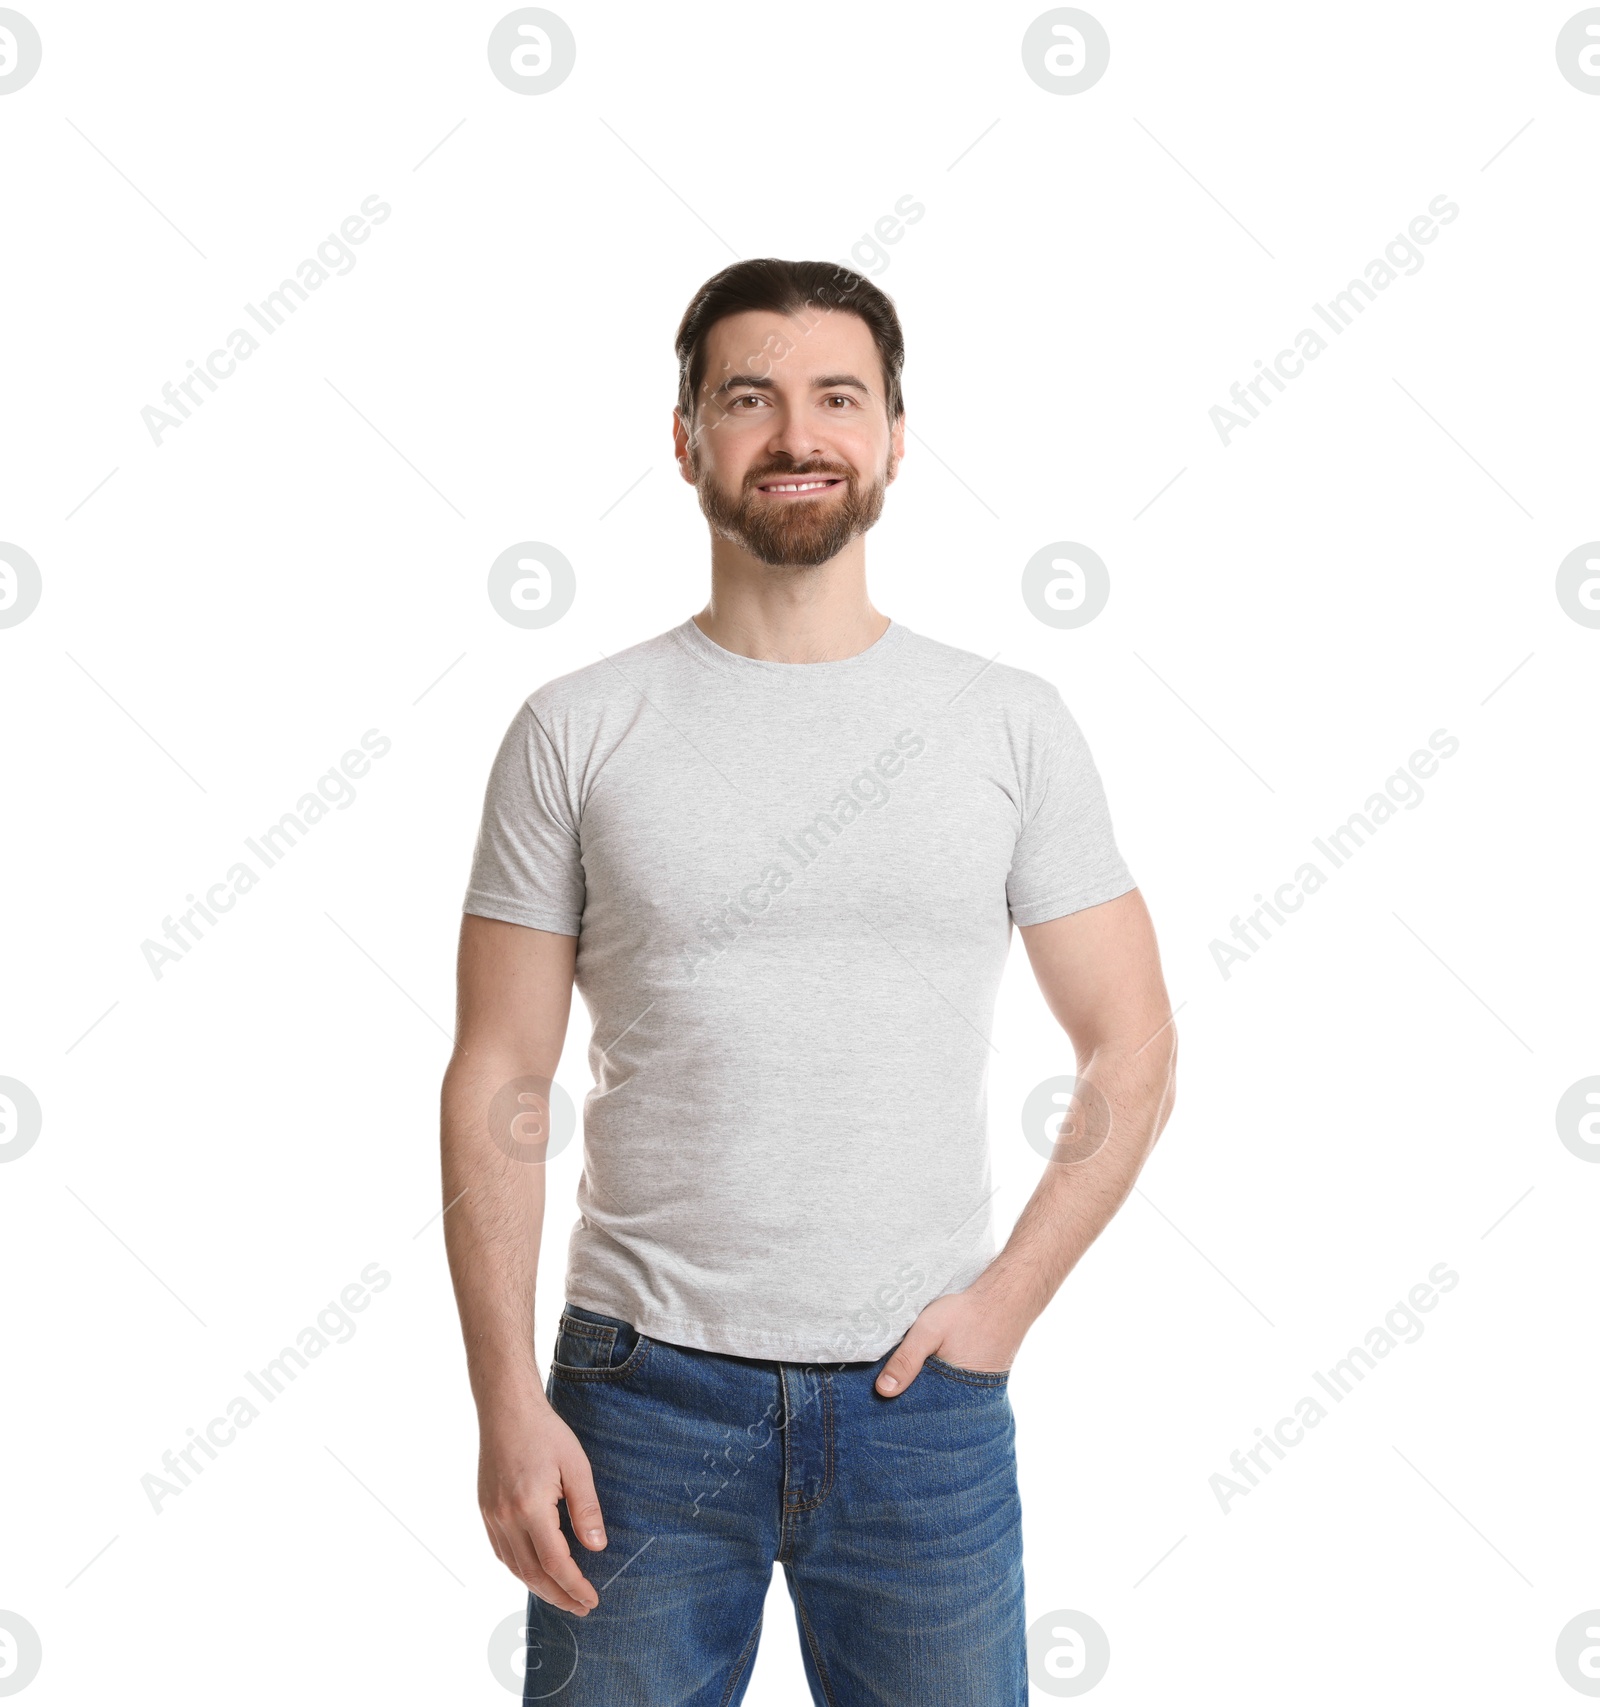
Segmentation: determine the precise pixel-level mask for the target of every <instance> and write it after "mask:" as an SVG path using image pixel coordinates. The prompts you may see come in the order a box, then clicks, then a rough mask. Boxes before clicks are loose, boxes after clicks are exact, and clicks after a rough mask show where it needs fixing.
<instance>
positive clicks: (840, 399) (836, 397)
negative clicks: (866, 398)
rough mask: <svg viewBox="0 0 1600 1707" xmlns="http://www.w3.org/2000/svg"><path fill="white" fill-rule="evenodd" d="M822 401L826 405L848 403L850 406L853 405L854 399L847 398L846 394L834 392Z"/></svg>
mask: <svg viewBox="0 0 1600 1707" xmlns="http://www.w3.org/2000/svg"><path fill="white" fill-rule="evenodd" d="M824 401H826V402H828V403H848V404H850V405H852V406H854V404H855V398H853V397H851V396H849V395H848V393H846V392H843V391H836V392H835V393H834V394H833V396H831V397H829V398H826V399H824Z"/></svg>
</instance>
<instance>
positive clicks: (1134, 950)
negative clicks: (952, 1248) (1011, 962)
mask: <svg viewBox="0 0 1600 1707" xmlns="http://www.w3.org/2000/svg"><path fill="white" fill-rule="evenodd" d="M1019 928H1020V929H1021V932H1022V940H1023V944H1024V945H1025V947H1026V948H1027V950H1028V959H1029V961H1030V962H1031V963H1032V966H1033V974H1034V977H1035V978H1036V979H1037V980H1038V982H1039V988H1040V990H1041V991H1043V993H1044V998H1045V1001H1046V1002H1047V1003H1048V1004H1049V1006H1050V1011H1051V1012H1052V1013H1053V1014H1054V1015H1055V1017H1056V1018H1057V1020H1059V1021H1060V1023H1061V1026H1062V1029H1063V1030H1064V1031H1065V1032H1066V1034H1067V1036H1068V1037H1069V1038H1070V1039H1071V1040H1072V1046H1073V1050H1074V1052H1075V1053H1076V1055H1077V1063H1078V1065H1077V1079H1078V1085H1077V1090H1076V1092H1075V1093H1074V1096H1073V1100H1072V1107H1071V1110H1070V1113H1069V1114H1068V1117H1067V1118H1066V1119H1065V1120H1063V1121H1062V1124H1061V1132H1060V1136H1059V1137H1058V1139H1057V1141H1056V1149H1055V1155H1054V1157H1053V1158H1052V1160H1051V1162H1050V1164H1049V1165H1048V1166H1047V1167H1046V1168H1045V1170H1044V1177H1043V1178H1042V1179H1041V1180H1040V1181H1039V1184H1038V1186H1037V1188H1036V1189H1035V1191H1034V1193H1033V1196H1032V1197H1030V1198H1029V1199H1028V1203H1027V1207H1026V1208H1025V1209H1024V1210H1023V1212H1022V1214H1021V1216H1020V1217H1018V1220H1017V1224H1016V1226H1015V1227H1014V1228H1013V1229H1012V1231H1011V1237H1010V1238H1009V1239H1008V1240H1007V1241H1006V1245H1005V1249H1004V1250H1002V1251H1001V1252H1000V1253H999V1255H998V1256H996V1257H995V1259H994V1261H993V1262H991V1263H990V1264H989V1266H988V1267H987V1268H986V1269H985V1270H984V1271H983V1273H982V1274H981V1275H979V1276H978V1278H977V1279H976V1280H975V1281H974V1282H973V1283H972V1284H971V1285H970V1286H968V1287H967V1288H965V1290H963V1291H961V1292H951V1293H947V1294H946V1295H945V1296H944V1297H943V1298H936V1299H934V1301H933V1302H932V1303H931V1304H929V1305H928V1306H927V1308H926V1309H924V1310H923V1311H922V1312H921V1314H919V1315H918V1317H917V1319H916V1321H914V1322H913V1323H912V1324H911V1327H910V1328H909V1329H908V1330H907V1332H906V1336H905V1338H904V1339H903V1340H902V1341H901V1342H900V1344H899V1346H898V1347H897V1348H896V1350H895V1353H894V1355H893V1356H892V1357H891V1358H890V1359H889V1361H888V1363H887V1364H886V1365H885V1366H884V1368H883V1371H882V1373H881V1374H880V1375H879V1377H878V1380H877V1390H878V1391H879V1392H880V1393H883V1394H885V1395H888V1394H893V1393H901V1392H904V1391H905V1389H906V1388H907V1387H908V1386H910V1384H911V1383H912V1382H913V1381H914V1380H915V1379H916V1377H917V1372H918V1370H920V1369H921V1367H922V1363H923V1359H924V1358H926V1357H928V1356H929V1355H931V1354H937V1355H938V1356H939V1357H940V1358H941V1359H943V1360H944V1361H945V1362H946V1363H953V1364H955V1365H957V1366H958V1367H959V1368H962V1369H983V1370H1003V1369H1009V1368H1010V1367H1011V1363H1012V1360H1013V1359H1014V1358H1015V1356H1016V1354H1017V1348H1018V1346H1020V1345H1021V1344H1022V1338H1023V1335H1024V1334H1026V1333H1027V1331H1028V1329H1029V1328H1030V1327H1031V1326H1032V1325H1033V1322H1034V1319H1035V1318H1036V1317H1037V1316H1038V1315H1039V1313H1040V1312H1041V1311H1042V1310H1043V1309H1044V1307H1045V1305H1046V1304H1048V1303H1049V1302H1050V1300H1051V1299H1052V1298H1053V1297H1054V1296H1055V1293H1056V1289H1057V1288H1058V1287H1059V1286H1060V1285H1061V1282H1062V1281H1063V1280H1065V1279H1066V1277H1067V1275H1068V1274H1070V1273H1071V1271H1072V1269H1073V1266H1074V1265H1075V1264H1076V1263H1077V1261H1078V1258H1079V1257H1081V1256H1082V1255H1083V1253H1084V1252H1085V1251H1086V1250H1088V1248H1089V1246H1090V1245H1092V1244H1093V1243H1094V1241H1095V1239H1096V1238H1097V1237H1098V1236H1099V1234H1100V1231H1101V1229H1102V1228H1103V1227H1104V1226H1105V1225H1106V1223H1107V1222H1108V1221H1109V1220H1110V1219H1111V1217H1112V1216H1113V1215H1114V1214H1116V1212H1117V1210H1118V1209H1119V1208H1120V1207H1121V1206H1122V1202H1123V1199H1124V1198H1126V1197H1127V1195H1128V1193H1129V1192H1130V1191H1132V1190H1133V1182H1134V1181H1135V1180H1136V1179H1137V1178H1138V1177H1139V1170H1140V1169H1141V1168H1142V1167H1143V1166H1144V1163H1145V1158H1146V1157H1147V1156H1148V1155H1149V1154H1150V1151H1151V1149H1152V1148H1153V1147H1154V1145H1155V1141H1156V1139H1157V1138H1158V1137H1159V1136H1160V1134H1161V1129H1162V1127H1163V1126H1165V1125H1166V1123H1167V1116H1168V1115H1169V1114H1170V1113H1171V1112H1172V1103H1173V1095H1174V1075H1175V1070H1176V1066H1177V1038H1176V1034H1175V1032H1174V1029H1173V1025H1172V1009H1171V1006H1170V1005H1169V1003H1168V999H1167V988H1166V983H1165V981H1164V980H1163V979H1162V976H1161V957H1160V954H1159V952H1158V950H1157V947H1156V936H1155V929H1154V927H1153V926H1152V925H1151V922H1150V914H1149V912H1148V910H1147V909H1146V907H1145V904H1144V898H1143V897H1142V896H1141V895H1140V894H1139V891H1138V890H1137V889H1131V890H1129V891H1128V893H1127V894H1125V895H1119V896H1118V897H1117V898H1116V899H1115V900H1114V901H1104V902H1102V903H1101V904H1100V905H1099V906H1097V907H1085V908H1084V909H1083V910H1082V911H1081V912H1077V913H1068V914H1066V915H1065V916H1064V917H1062V918H1059V919H1048V920H1046V921H1045V923H1043V924H1040V925H1027V926H1022V927H1019Z"/></svg>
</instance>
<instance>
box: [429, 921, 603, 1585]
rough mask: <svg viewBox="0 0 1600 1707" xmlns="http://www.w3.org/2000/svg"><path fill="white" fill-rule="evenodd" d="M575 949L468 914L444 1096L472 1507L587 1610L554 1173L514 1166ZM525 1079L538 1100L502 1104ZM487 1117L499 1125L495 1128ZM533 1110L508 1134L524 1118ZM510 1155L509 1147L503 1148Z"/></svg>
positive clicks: (527, 1570) (560, 1018)
mask: <svg viewBox="0 0 1600 1707" xmlns="http://www.w3.org/2000/svg"><path fill="white" fill-rule="evenodd" d="M577 946H578V939H577V938H576V937H571V936H561V935H559V934H557V933H556V932H554V931H540V930H533V929H530V928H529V927H526V926H523V925H510V924H503V923H501V922H500V921H499V920H498V919H484V918H479V917H478V916H477V915H475V914H470V913H469V914H467V915H465V916H464V917H463V919H462V921H461V950H460V956H459V960H458V963H457V972H456V987H457V995H456V1044H455V1051H454V1053H453V1054H452V1055H451V1057H450V1065H449V1067H448V1068H447V1069H446V1070H445V1076H444V1087H443V1090H442V1092H441V1096H440V1116H441V1153H442V1161H443V1172H444V1202H445V1205H446V1213H445V1217H444V1235H445V1246H446V1249H447V1250H448V1252H449V1255H450V1274H451V1278H452V1279H453V1280H454V1282H455V1289H456V1304H457V1307H458V1308H459V1310H460V1312H461V1332H462V1337H463V1338H464V1339H465V1340H466V1346H467V1372H468V1376H469V1378H470V1380H471V1382H472V1396H473V1398H474V1399H475V1400H476V1402H477V1406H478V1504H479V1507H480V1509H481V1510H482V1512H483V1521H484V1526H485V1527H486V1528H487V1529H488V1531H489V1540H490V1543H491V1544H492V1545H493V1547H494V1551H495V1557H496V1558H498V1559H499V1560H500V1561H501V1562H502V1563H503V1564H505V1565H506V1566H507V1568H508V1569H509V1570H510V1571H511V1573H512V1575H513V1576H516V1577H519V1578H521V1580H522V1581H523V1582H524V1583H526V1584H527V1586H528V1587H529V1588H530V1589H531V1590H532V1591H533V1592H534V1593H535V1594H536V1595H538V1596H539V1597H540V1598H541V1599H542V1600H548V1601H550V1602H551V1604H552V1605H555V1606H559V1607H562V1608H563V1609H564V1610H565V1611H568V1612H575V1613H578V1614H580V1615H582V1614H585V1613H587V1612H588V1611H589V1609H590V1608H591V1607H593V1606H596V1605H598V1604H599V1596H598V1595H597V1594H596V1593H595V1590H594V1588H593V1587H592V1585H591V1584H590V1583H589V1582H588V1580H587V1579H586V1578H585V1577H584V1575H583V1573H582V1572H581V1571H580V1570H579V1569H578V1566H577V1563H576V1561H575V1560H574V1559H573V1557H572V1553H571V1551H570V1549H569V1548H568V1547H567V1544H566V1541H565V1539H564V1538H563V1536H562V1533H561V1528H560V1522H559V1517H558V1513H557V1509H556V1507H557V1502H558V1501H559V1500H561V1499H563V1498H564V1499H565V1500H566V1502H567V1511H568V1513H569V1515H570V1517H571V1519H572V1526H573V1529H574V1532H575V1533H576V1534H577V1535H578V1536H579V1538H580V1539H581V1540H582V1541H583V1543H584V1545H585V1546H587V1547H591V1548H594V1549H599V1548H601V1547H603V1546H604V1545H605V1531H604V1526H603V1521H602V1519H601V1515H600V1502H599V1501H598V1500H597V1499H596V1498H595V1491H594V1478H593V1476H592V1475H591V1474H590V1470H589V1460H588V1458H587V1457H586V1456H585V1454H584V1451H583V1448H582V1447H581V1446H580V1445H579V1444H578V1439H577V1436H576V1435H574V1434H573V1432H572V1431H571V1429H569V1428H568V1427H567V1425H566V1424H565V1423H564V1422H562V1420H561V1419H560V1417H558V1416H557V1415H556V1413H555V1411H554V1410H553V1409H552V1408H551V1405H550V1402H549V1400H548V1399H546V1398H545V1396H544V1389H543V1385H542V1383H541V1381H540V1379H539V1370H538V1366H537V1364H536V1363H535V1361H534V1355H533V1290H534V1277H535V1275H536V1274H537V1272H538V1267H539V1235H540V1231H541V1229H542V1226H543V1221H544V1162H543V1160H542V1159H539V1160H534V1161H529V1160H514V1159H513V1156H514V1155H516V1154H517V1153H518V1152H519V1151H520V1150H524V1149H525V1148H526V1143H525V1140H526V1138H527V1137H530V1136H531V1137H533V1138H535V1139H536V1138H537V1137H538V1136H539V1133H540V1131H541V1130H543V1131H545V1132H547V1131H548V1126H547V1125H543V1126H541V1125H540V1124H539V1122H546V1123H547V1122H548V1118H549V1106H548V1100H547V1099H548V1094H549V1086H550V1081H551V1079H552V1078H553V1077H554V1076H555V1071H556V1067H557V1066H558V1064H559V1063H560V1060H561V1045H562V1042H563V1040H564V1039H565V1037H566V1034H567V1015H568V1013H569V1011H570V1010H571V1006H572V973H573V966H574V964H575V960H576V955H577ZM515 1079H534V1080H537V1081H540V1084H541V1091H542V1098H543V1099H545V1100H539V1101H536V1102H534V1103H532V1104H524V1105H523V1108H521V1109H518V1108H517V1106H516V1103H515V1097H514V1096H513V1097H511V1098H510V1099H506V1098H502V1102H504V1101H506V1100H509V1101H510V1102H511V1105H512V1106H511V1108H510V1109H503V1108H502V1107H501V1106H500V1105H499V1104H497V1103H496V1096H497V1093H501V1092H503V1091H504V1090H505V1088H506V1087H507V1086H508V1085H510V1083H511V1081H512V1080H515ZM491 1109H493V1110H494V1116H495V1121H496V1125H495V1127H494V1128H493V1129H492V1128H491ZM527 1113H531V1114H533V1115H534V1116H535V1117H536V1120H535V1123H534V1124H533V1125H532V1126H531V1129H530V1126H529V1124H528V1123H527V1122H526V1121H524V1122H523V1123H522V1124H520V1125H519V1127H518V1130H517V1132H516V1133H513V1132H512V1130H511V1120H512V1117H513V1116H514V1115H521V1114H527ZM502 1145H504V1146H505V1147H504V1148H502Z"/></svg>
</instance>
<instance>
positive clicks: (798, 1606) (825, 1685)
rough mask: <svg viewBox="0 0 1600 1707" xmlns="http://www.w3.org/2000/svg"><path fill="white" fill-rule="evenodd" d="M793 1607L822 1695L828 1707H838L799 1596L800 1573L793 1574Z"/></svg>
mask: <svg viewBox="0 0 1600 1707" xmlns="http://www.w3.org/2000/svg"><path fill="white" fill-rule="evenodd" d="M794 1607H795V1611H796V1612H798V1613H799V1614H800V1628H801V1629H802V1630H803V1631H804V1632H805V1637H806V1646H807V1647H808V1648H809V1649H810V1650H811V1663H812V1664H813V1665H814V1666H815V1667H816V1668H817V1677H818V1679H819V1680H820V1682H821V1684H822V1693H823V1694H824V1695H825V1696H826V1697H827V1701H828V1707H838V1703H837V1701H836V1700H835V1699H834V1694H833V1685H832V1684H831V1683H830V1682H829V1681H828V1668H827V1667H826V1666H825V1665H824V1664H823V1663H822V1647H821V1644H820V1643H819V1642H818V1641H817V1633H816V1631H815V1630H813V1629H812V1628H811V1620H810V1619H809V1618H808V1617H807V1616H806V1603H805V1601H804V1599H802V1597H801V1594H800V1572H799V1570H798V1569H796V1570H795V1573H794Z"/></svg>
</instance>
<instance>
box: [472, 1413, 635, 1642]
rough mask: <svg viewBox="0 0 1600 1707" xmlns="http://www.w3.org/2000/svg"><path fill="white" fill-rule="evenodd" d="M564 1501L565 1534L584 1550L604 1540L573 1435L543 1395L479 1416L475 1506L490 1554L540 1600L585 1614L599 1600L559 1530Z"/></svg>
mask: <svg viewBox="0 0 1600 1707" xmlns="http://www.w3.org/2000/svg"><path fill="white" fill-rule="evenodd" d="M562 1499H565V1500H566V1502H567V1515H568V1516H569V1517H570V1518H571V1520H572V1528H573V1533H574V1534H575V1535H576V1536H577V1537H578V1539H579V1540H580V1541H581V1542H582V1543H583V1544H584V1546H585V1547H587V1548H589V1549H590V1550H591V1551H592V1552H596V1553H597V1552H599V1551H600V1550H601V1548H603V1547H604V1546H605V1544H606V1535H605V1522H604V1519H603V1518H602V1517H601V1515H600V1501H599V1500H598V1498H596V1496H595V1491H594V1476H593V1474H592V1472H591V1471H590V1469H589V1460H588V1457H587V1455H586V1454H585V1453H584V1450H583V1448H582V1447H581V1446H580V1445H579V1444H578V1437H577V1435H575V1434H574V1433H573V1432H572V1430H571V1429H570V1428H568V1427H567V1425H566V1424H565V1423H564V1422H563V1421H562V1420H561V1418H560V1417H558V1416H557V1415H556V1413H555V1411H554V1410H553V1409H552V1408H551V1406H550V1403H549V1401H548V1400H547V1399H545V1398H544V1397H543V1395H540V1396H539V1397H538V1399H537V1401H535V1400H531V1399H530V1400H528V1401H526V1402H525V1403H524V1404H521V1405H517V1406H512V1407H509V1408H507V1409H506V1410H504V1411H501V1412H498V1413H497V1414H496V1415H495V1416H494V1417H492V1418H490V1417H480V1419H479V1433H478V1506H479V1509H480V1510H481V1511H482V1513H483V1522H484V1527H485V1528H486V1529H487V1530H488V1531H489V1541H490V1544H491V1545H492V1546H493V1547H494V1556H495V1557H496V1558H497V1559H498V1560H499V1561H500V1562H501V1564H503V1565H504V1566H505V1567H506V1568H507V1569H508V1570H509V1571H510V1572H511V1574H512V1575H513V1576H514V1577H518V1578H520V1579H521V1580H522V1581H523V1582H524V1583H526V1584H527V1585H528V1587H529V1588H530V1589H531V1590H532V1591H533V1593H534V1594H536V1595H538V1597H539V1598H540V1599H541V1600H547V1601H549V1602H550V1604H551V1605H552V1606H559V1607H560V1608H561V1609H562V1611H564V1612H574V1613H576V1614H577V1615H578V1617H580V1618H586V1617H587V1616H588V1615H589V1613H590V1611H591V1610H592V1609H593V1608H594V1607H596V1606H598V1605H599V1604H600V1596H599V1595H598V1594H597V1593H596V1592H595V1589H594V1587H593V1585H592V1584H591V1583H590V1581H589V1579H588V1578H587V1577H586V1576H584V1574H583V1572H582V1571H580V1570H579V1569H578V1566H577V1562H576V1561H575V1560H574V1559H573V1557H572V1552H571V1549H570V1548H569V1547H568V1546H567V1542H566V1537H565V1536H564V1535H563V1534H562V1533H561V1521H560V1517H559V1515H558V1513H557V1511H556V1503H557V1501H559V1500H562Z"/></svg>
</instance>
